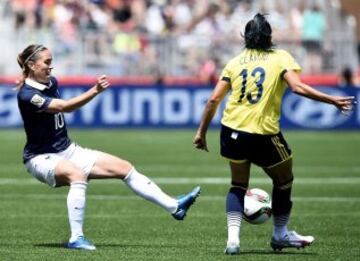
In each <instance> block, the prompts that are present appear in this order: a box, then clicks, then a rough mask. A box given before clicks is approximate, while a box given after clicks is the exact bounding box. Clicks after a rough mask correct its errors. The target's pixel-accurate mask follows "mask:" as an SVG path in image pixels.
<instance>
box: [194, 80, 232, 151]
mask: <svg viewBox="0 0 360 261" xmlns="http://www.w3.org/2000/svg"><path fill="white" fill-rule="evenodd" d="M229 90H230V83H229V82H227V81H223V80H220V81H218V83H217V84H216V86H215V88H214V91H213V92H212V94H211V96H210V98H209V100H208V102H207V104H206V107H205V109H204V112H203V116H202V118H201V121H200V125H199V128H198V130H197V132H196V135H195V137H194V139H193V143H194V145H195V147H196V148H197V149H201V150H205V151H208V148H207V145H206V132H207V129H208V127H209V124H210V122H211V120H212V118H213V117H214V115H215V113H216V110H217V108H218V106H219V104H220V103H221V101H222V100H223V99H224V97H225V95H226V94H227V93H228V92H229Z"/></svg>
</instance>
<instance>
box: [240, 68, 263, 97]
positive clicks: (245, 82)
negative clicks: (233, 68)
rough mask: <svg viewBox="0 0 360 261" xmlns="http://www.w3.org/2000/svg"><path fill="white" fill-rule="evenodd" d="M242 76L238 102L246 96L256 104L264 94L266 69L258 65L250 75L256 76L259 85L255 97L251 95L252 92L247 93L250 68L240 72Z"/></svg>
mask: <svg viewBox="0 0 360 261" xmlns="http://www.w3.org/2000/svg"><path fill="white" fill-rule="evenodd" d="M240 76H241V77H242V82H241V89H240V97H239V100H238V102H239V103H240V102H242V101H243V99H244V98H246V99H247V100H248V101H249V102H250V103H251V104H255V103H257V102H258V101H259V100H260V99H261V96H262V94H263V89H264V86H263V83H264V81H265V70H264V68H262V67H256V68H255V69H254V70H252V71H251V74H250V76H251V77H252V78H256V80H255V82H254V83H255V85H256V87H257V94H256V97H255V98H253V96H252V95H251V92H248V93H246V89H247V87H248V84H249V83H248V77H249V76H248V69H243V70H242V71H241V72H240Z"/></svg>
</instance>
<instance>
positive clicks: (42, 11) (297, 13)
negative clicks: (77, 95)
mask: <svg viewBox="0 0 360 261" xmlns="http://www.w3.org/2000/svg"><path fill="white" fill-rule="evenodd" d="M311 1H312V2H318V3H323V7H325V8H326V7H327V8H329V7H330V8H331V6H332V4H328V2H327V1H326V0H311ZM305 3H307V1H300V0H289V1H276V0H266V1H265V0H257V1H251V0H0V10H2V17H1V18H3V19H4V20H5V21H4V22H3V21H1V23H0V30H1V28H5V29H7V28H9V26H7V24H9V21H11V22H12V23H13V25H14V27H15V30H14V32H15V33H14V32H12V33H13V34H14V36H15V37H16V41H14V42H16V43H18V45H23V44H24V43H25V42H26V43H28V42H29V41H30V42H31V41H37V42H45V43H46V44H47V45H48V46H50V47H52V49H53V50H54V55H56V56H57V61H58V66H57V68H58V70H61V72H60V74H61V73H64V74H67V73H73V74H76V73H85V72H86V73H88V72H92V73H95V72H96V71H94V70H96V68H98V69H99V70H100V69H101V68H102V69H103V70H102V71H104V68H107V69H109V72H110V74H115V75H123V74H124V73H125V74H127V73H131V74H133V75H135V74H136V75H148V74H154V73H153V72H157V71H159V72H160V74H162V75H169V74H170V75H173V76H190V75H191V76H198V75H201V78H204V79H203V80H204V81H205V82H206V81H208V80H207V79H208V78H212V77H213V76H211V77H208V76H204V75H212V74H213V73H214V71H215V74H216V73H217V70H218V69H219V68H218V66H220V67H222V66H223V65H224V63H226V62H227V60H228V59H229V58H230V57H232V56H233V54H234V53H238V52H239V51H240V50H241V48H242V44H243V38H242V36H241V34H242V33H243V31H244V26H245V24H246V22H247V21H248V20H250V19H251V18H252V17H253V16H254V14H255V13H256V12H259V11H260V12H265V13H268V19H269V20H270V21H271V22H272V24H273V31H274V32H273V34H274V40H275V43H276V44H278V45H282V47H283V48H285V49H288V50H289V51H291V52H292V53H293V54H294V55H295V56H296V57H297V58H298V59H300V58H301V59H300V61H302V65H303V68H304V71H305V72H307V73H319V72H322V70H324V69H325V70H332V71H339V70H340V68H339V64H343V63H340V62H339V57H343V56H342V55H341V54H339V48H338V47H337V46H336V45H335V44H336V43H335V44H334V42H335V40H334V39H331V38H330V37H329V39H330V40H332V42H331V43H330V44H328V46H331V48H327V49H326V51H325V50H324V48H323V39H324V36H325V19H326V18H325V12H324V11H322V10H320V8H319V7H318V6H316V5H314V6H312V7H311V8H310V9H309V8H307V9H306V10H304V9H305ZM324 3H326V4H324ZM333 8H334V7H333ZM324 10H325V11H326V14H329V10H328V9H324ZM332 18H333V17H330V22H332V20H331V19H332ZM335 22H338V21H335ZM343 29H344V30H343V31H346V33H347V34H348V35H351V33H352V32H351V29H349V28H343ZM9 31H10V30H9ZM331 33H332V34H336V35H338V32H335V31H331V32H329V35H330V34H331ZM341 33H342V32H341ZM342 35H345V33H344V34H342ZM9 37H10V38H11V37H13V36H8V35H6V36H5V35H4V34H3V37H2V38H3V39H4V38H5V39H6V38H9ZM343 37H344V36H343ZM345 39H346V40H348V43H347V44H351V43H350V41H351V37H345ZM345 39H344V40H345ZM340 40H341V39H340ZM4 41H5V40H3V42H4ZM300 41H301V43H302V44H303V47H304V48H299V44H300ZM336 41H338V39H336ZM3 42H2V43H3ZM284 45H285V46H284ZM347 46H349V45H347ZM348 49H350V48H348ZM304 50H306V55H304ZM329 50H330V51H329ZM336 52H337V53H336ZM335 53H336V54H335ZM322 55H323V56H324V55H326V56H327V57H328V58H327V59H326V60H324V61H322V59H321V56H322ZM9 56H11V55H10V54H9ZM74 57H76V59H74ZM334 57H335V58H334ZM334 59H336V60H337V63H334ZM159 60H160V61H161V62H159ZM354 65H355V63H351V66H352V67H354ZM214 66H215V70H214V69H213V68H214ZM0 67H3V68H6V69H8V68H9V67H8V66H7V64H6V62H3V64H0ZM87 67H91V69H90V71H89V68H87ZM94 68H95V69H94ZM334 68H335V70H334ZM16 69H17V68H16ZM107 69H105V71H106V70H107ZM204 72H205V73H204ZM58 73H59V72H58ZM155 74H156V73H155Z"/></svg>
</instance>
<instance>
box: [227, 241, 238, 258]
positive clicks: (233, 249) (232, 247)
mask: <svg viewBox="0 0 360 261" xmlns="http://www.w3.org/2000/svg"><path fill="white" fill-rule="evenodd" d="M224 253H225V254H226V255H238V254H240V246H239V244H237V243H228V244H227V245H226V248H225V251H224Z"/></svg>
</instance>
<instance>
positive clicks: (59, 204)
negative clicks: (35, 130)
mask: <svg viewBox="0 0 360 261" xmlns="http://www.w3.org/2000/svg"><path fill="white" fill-rule="evenodd" d="M193 134H194V133H193V131H190V130H181V131H179V130H144V131H140V130H70V135H71V137H72V138H73V139H74V140H75V141H77V142H78V143H80V144H81V145H83V146H88V147H92V148H96V149H99V150H103V151H107V152H110V153H114V154H116V155H119V156H120V157H123V158H125V159H127V160H129V161H131V162H132V163H133V164H134V165H135V166H136V167H137V169H138V170H139V171H141V172H143V173H144V174H146V175H147V176H149V177H151V178H153V179H154V180H155V181H157V182H158V184H159V185H160V186H161V187H162V188H163V189H164V190H165V191H166V192H168V193H169V194H171V195H174V196H175V195H177V194H182V193H184V192H187V191H189V190H191V189H192V187H193V186H194V185H196V184H200V185H201V186H202V190H203V191H202V194H201V196H200V198H199V199H198V201H197V203H196V204H195V205H194V206H193V208H192V209H191V211H190V212H189V213H188V217H187V218H186V219H185V221H183V222H178V221H175V220H174V219H173V218H172V217H171V216H170V215H169V214H167V213H166V212H165V211H163V210H162V209H160V208H159V207H157V206H155V205H153V204H151V203H149V202H146V201H144V200H142V199H140V198H138V197H136V196H135V195H134V194H133V193H132V192H131V191H130V190H129V189H128V188H127V187H126V186H125V185H124V184H122V182H121V181H117V180H111V181H110V180H107V181H92V182H91V183H90V185H89V187H88V191H87V195H88V197H87V211H86V220H85V233H86V235H87V237H88V238H89V239H90V240H92V241H93V242H94V243H95V244H96V246H97V251H95V252H84V251H71V250H67V249H65V248H64V247H63V245H64V243H65V242H66V241H67V240H68V236H69V228H68V223H67V212H66V195H67V188H59V189H52V188H49V187H47V186H46V185H44V184H41V183H39V182H37V181H35V180H34V179H33V178H31V177H30V175H29V174H27V172H26V171H25V169H24V167H23V165H22V163H21V153H22V147H23V143H24V134H23V132H22V130H2V131H0V137H1V138H0V144H1V145H0V155H1V156H0V173H1V174H0V198H1V200H0V202H1V203H0V260H2V261H3V260H5V261H7V260H22V261H23V260H188V261H192V260H194V261H197V260H230V259H231V260H292V261H294V260H341V261H342V260H359V258H360V247H359V246H360V239H359V238H360V189H359V186H360V158H359V157H360V156H359V155H360V153H359V152H360V149H359V148H360V132H295V131H286V132H284V134H285V137H286V138H287V140H288V142H289V144H290V145H291V148H292V150H293V152H294V164H295V169H294V171H295V184H294V189H293V201H294V207H293V212H292V219H291V222H290V224H289V227H290V228H291V229H295V230H297V231H298V232H300V233H303V234H311V235H313V236H315V242H314V244H313V245H312V246H310V247H309V248H306V249H302V250H297V249H291V250H283V251H282V252H281V253H274V252H273V251H272V249H271V248H270V246H269V239H270V235H271V230H272V226H271V222H267V223H266V224H263V225H259V226H255V225H250V224H248V223H243V226H242V236H241V252H242V253H241V255H240V256H232V257H228V256H225V255H224V254H223V250H224V247H225V242H226V221H225V214H224V205H225V195H226V193H227V190H228V183H229V171H228V166H227V164H226V162H224V160H223V159H221V158H220V157H219V154H218V150H219V145H218V132H217V131H211V132H210V133H209V135H208V146H209V149H210V153H205V152H200V151H196V150H195V149H193V147H192V136H193ZM251 187H260V188H263V189H265V190H267V191H268V192H270V190H271V183H270V181H269V179H267V177H266V176H265V175H264V174H263V173H262V171H261V170H260V169H258V168H256V167H253V168H252V181H251Z"/></svg>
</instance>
